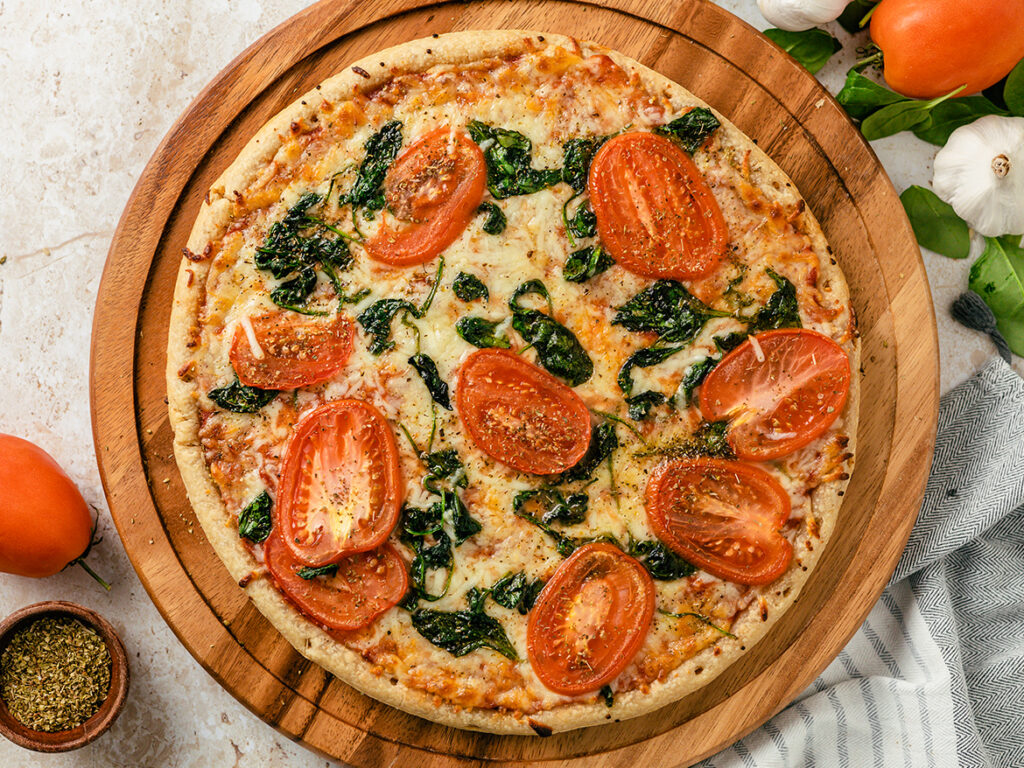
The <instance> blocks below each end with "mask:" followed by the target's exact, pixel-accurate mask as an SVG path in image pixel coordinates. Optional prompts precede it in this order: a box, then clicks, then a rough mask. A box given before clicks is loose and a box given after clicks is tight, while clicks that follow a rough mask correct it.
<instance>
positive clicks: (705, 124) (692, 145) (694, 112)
mask: <svg viewBox="0 0 1024 768" xmlns="http://www.w3.org/2000/svg"><path fill="white" fill-rule="evenodd" d="M720 125H721V123H720V122H718V118H716V117H715V116H714V114H712V112H711V110H710V109H707V108H706V107H695V108H694V109H691V110H690V111H689V112H687V113H686V114H685V115H683V116H682V117H677V118H676V119H675V120H673V121H672V122H670V123H666V124H665V125H659V126H658V127H657V128H655V129H654V132H655V133H660V134H662V135H663V136H671V137H672V138H673V139H675V140H676V141H678V142H679V143H680V144H682V146H683V149H685V150H686V151H687V152H688V153H689V154H691V155H692V154H693V153H694V152H696V151H697V150H698V149H700V146H701V145H702V144H703V143H704V140H705V139H706V138H707V137H708V136H710V135H711V134H712V133H714V132H715V131H716V130H717V129H718V127H719V126H720Z"/></svg>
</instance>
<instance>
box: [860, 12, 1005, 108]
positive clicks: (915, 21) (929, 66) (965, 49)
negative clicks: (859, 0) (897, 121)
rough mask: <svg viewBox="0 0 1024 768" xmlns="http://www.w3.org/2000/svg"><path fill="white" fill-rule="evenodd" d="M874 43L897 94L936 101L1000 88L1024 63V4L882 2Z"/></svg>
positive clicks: (873, 19)
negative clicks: (956, 93)
mask: <svg viewBox="0 0 1024 768" xmlns="http://www.w3.org/2000/svg"><path fill="white" fill-rule="evenodd" d="M871 39H872V40H874V41H875V42H876V43H877V44H878V47H879V48H881V49H882V52H883V53H884V54H885V72H884V74H885V81H886V82H887V83H889V85H890V86H891V87H892V89H893V90H894V91H897V92H899V93H902V94H903V95H904V96H912V97H914V98H917V99H931V98H935V97H936V96H942V95H944V94H947V93H949V92H950V91H953V90H956V89H957V88H959V87H960V86H961V85H966V86H967V87H966V88H964V90H963V91H961V93H960V94H959V95H961V96H966V95H968V94H970V93H977V92H978V91H980V90H983V89H985V88H988V87H989V86H990V85H992V84H994V83H997V82H999V80H1000V79H1001V78H1003V77H1004V76H1005V75H1006V74H1007V73H1008V72H1009V71H1010V70H1011V69H1013V67H1014V66H1015V65H1016V64H1017V62H1018V61H1020V60H1021V58H1024V0H882V2H881V3H879V4H878V5H877V6H876V8H875V12H874V14H873V15H872V16H871Z"/></svg>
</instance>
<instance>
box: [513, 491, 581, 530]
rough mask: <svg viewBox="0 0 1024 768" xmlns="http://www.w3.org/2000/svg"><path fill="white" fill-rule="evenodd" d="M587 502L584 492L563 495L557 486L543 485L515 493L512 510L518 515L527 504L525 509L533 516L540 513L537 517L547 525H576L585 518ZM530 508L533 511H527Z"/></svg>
mask: <svg viewBox="0 0 1024 768" xmlns="http://www.w3.org/2000/svg"><path fill="white" fill-rule="evenodd" d="M589 503H590V498H589V497H588V496H587V494H585V493H570V494H569V495H568V496H565V495H564V494H563V493H562V492H561V491H560V490H558V489H557V488H550V487H547V486H544V487H541V488H534V489H532V490H529V491H520V492H519V493H517V494H516V495H515V498H513V499H512V511H513V512H514V513H515V514H516V515H519V513H520V512H522V511H523V510H524V508H526V506H527V505H528V504H529V505H531V506H530V508H529V509H527V510H526V511H527V512H529V514H531V515H533V516H534V517H538V514H536V513H540V514H539V519H540V520H541V522H543V523H545V524H547V525H551V523H561V524H562V525H576V524H578V523H582V522H583V521H584V520H586V518H587V505H588V504H589ZM530 509H532V510H533V511H532V512H531V511H529V510H530ZM519 516H520V517H521V515H519Z"/></svg>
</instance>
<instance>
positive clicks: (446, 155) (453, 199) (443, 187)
mask: <svg viewBox="0 0 1024 768" xmlns="http://www.w3.org/2000/svg"><path fill="white" fill-rule="evenodd" d="M486 182H487V165H486V163H485V162H484V155H483V152H481V151H480V147H478V146H477V145H476V142H474V141H473V140H472V139H471V138H469V135H468V134H466V132H465V131H453V130H451V129H449V128H438V129H437V130H435V131H431V132H430V133H428V134H427V135H426V136H424V137H423V138H421V139H419V140H418V141H417V142H415V143H414V144H413V145H412V146H411V147H409V149H407V150H406V151H405V153H403V154H402V156H401V157H399V158H398V159H397V160H396V161H395V164H394V165H393V166H391V170H390V171H388V175H387V178H386V179H385V180H384V197H385V199H386V200H387V205H388V210H390V211H391V213H392V214H394V217H395V218H396V219H397V220H398V221H399V224H400V226H399V227H398V228H394V227H392V225H391V224H390V223H389V222H388V221H387V219H386V218H382V220H381V225H380V229H379V230H377V234H376V235H374V236H373V237H372V238H370V239H369V240H367V241H366V244H365V247H366V252H367V253H368V254H370V258H372V259H375V260H377V261H382V262H384V263H385V264H391V265H392V266H396V267H408V266H412V265H415V264H422V263H423V262H425V261H430V260H431V259H432V258H434V257H435V256H437V255H438V254H439V253H440V252H441V251H443V250H444V249H445V248H447V247H448V246H449V245H451V244H452V243H453V242H455V240H456V239H457V238H458V236H459V235H461V234H462V230H464V229H465V228H466V225H467V224H469V222H470V220H471V219H472V218H473V216H474V215H475V214H476V209H477V208H478V207H479V206H480V201H481V200H483V196H484V188H485V186H486Z"/></svg>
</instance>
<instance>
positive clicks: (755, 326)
mask: <svg viewBox="0 0 1024 768" xmlns="http://www.w3.org/2000/svg"><path fill="white" fill-rule="evenodd" d="M766 271H767V272H768V276H769V277H771V279H772V281H773V282H774V283H775V286H776V290H775V292H774V293H773V294H772V295H771V296H769V297H768V303H767V304H765V305H764V306H763V307H761V309H760V310H758V312H757V314H756V315H754V317H753V319H752V320H751V323H750V327H749V328H748V329H747V330H748V331H749V332H750V333H760V332H761V331H770V330H774V329H776V328H800V327H802V324H801V322H800V304H799V303H798V302H797V300H796V286H794V285H793V284H792V283H791V282H790V281H789V280H787V279H786V278H785V277H783V276H782V275H780V274H779V273H778V272H776V271H775V270H774V269H772V268H771V267H769V268H768V269H767V270H766Z"/></svg>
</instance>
